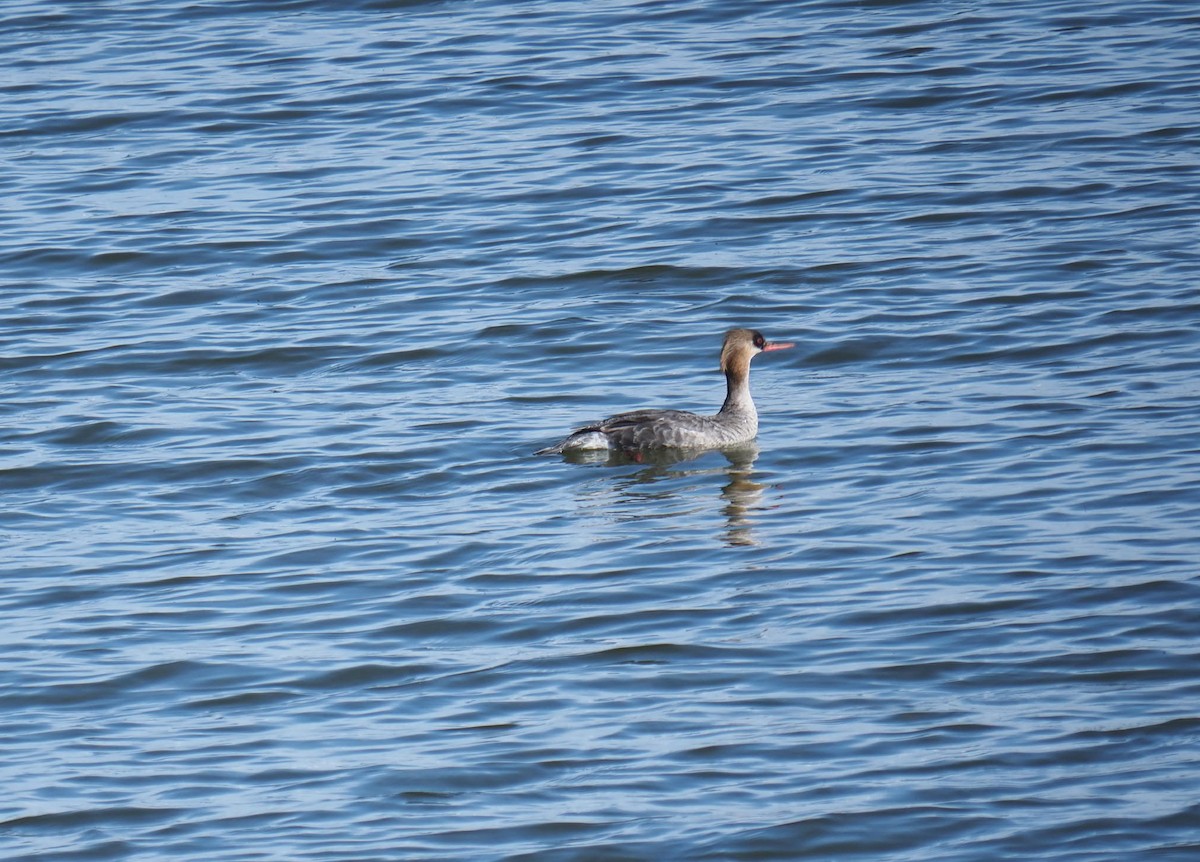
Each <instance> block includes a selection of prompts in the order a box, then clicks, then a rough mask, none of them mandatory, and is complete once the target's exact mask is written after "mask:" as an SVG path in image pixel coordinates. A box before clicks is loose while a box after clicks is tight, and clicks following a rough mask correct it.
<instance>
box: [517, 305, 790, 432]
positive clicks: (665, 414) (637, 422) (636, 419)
mask: <svg viewBox="0 0 1200 862" xmlns="http://www.w3.org/2000/svg"><path fill="white" fill-rule="evenodd" d="M792 346H794V345H792V344H788V343H786V342H779V341H775V342H772V341H767V340H766V339H765V338H763V334H762V333H761V332H759V331H757V330H755V329H731V330H729V331H728V332H727V333H725V343H724V344H723V345H722V346H721V371H722V372H724V374H725V403H724V404H722V405H721V409H720V410H718V411H717V412H716V413H715V414H713V415H712V416H701V415H699V414H696V413H688V412H687V411H685V410H633V411H631V412H629V413H618V414H617V415H616V416H610V417H609V418H608V419H605V420H604V421H603V422H597V423H595V424H594V425H585V426H584V427H582V428H579V429H577V430H575V431H572V432H571V434H570V435H569V436H568V437H567V438H566V439H565V440H563V441H561V442H559V443H556V444H555V445H553V446H548V447H546V448H545V449H539V450H538V451H537V452H535V453H534V454H536V455H560V454H562V453H564V452H581V451H587V450H591V451H595V450H605V449H607V450H609V451H610V452H619V453H627V454H635V453H638V452H641V451H644V450H647V449H720V448H722V447H724V446H735V445H737V444H739V443H748V442H749V441H751V440H753V439H754V436H755V435H756V434H758V411H757V410H756V409H755V407H754V400H753V399H752V398H751V397H750V360H751V359H753V358H754V357H755V356H757V355H758V354H760V353H764V352H766V351H769V350H783V349H785V348H788V347H792Z"/></svg>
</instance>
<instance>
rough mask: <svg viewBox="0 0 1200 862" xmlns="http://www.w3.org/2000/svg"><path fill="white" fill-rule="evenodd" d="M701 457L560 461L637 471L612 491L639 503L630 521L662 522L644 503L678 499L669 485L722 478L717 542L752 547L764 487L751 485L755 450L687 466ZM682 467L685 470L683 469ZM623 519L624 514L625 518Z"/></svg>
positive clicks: (644, 455)
mask: <svg viewBox="0 0 1200 862" xmlns="http://www.w3.org/2000/svg"><path fill="white" fill-rule="evenodd" d="M707 454H713V453H710V452H706V451H688V450H669V449H666V450H659V451H654V452H639V453H636V454H624V453H608V452H577V453H573V454H568V455H564V458H565V460H567V461H570V462H571V463H576V464H595V465H603V466H607V467H624V466H634V465H636V466H638V467H640V468H641V469H639V470H637V471H635V472H633V473H625V474H622V475H621V476H619V477H618V478H617V479H616V480H615V481H614V482H613V484H612V485H611V486H608V487H609V488H610V489H611V490H612V491H615V492H616V494H617V496H618V497H619V498H620V499H621V500H622V502H632V503H638V504H639V505H638V507H637V509H636V510H634V513H633V517H634V518H639V519H640V518H648V517H661V516H662V515H663V511H662V510H661V508H655V509H654V511H652V512H650V511H647V510H646V509H645V503H646V501H647V499H648V498H650V499H654V500H657V501H665V500H671V499H674V498H677V497H679V489H678V488H676V487H671V486H670V484H669V483H670V482H672V481H675V480H679V479H691V478H696V477H703V476H720V475H722V474H724V476H725V477H726V479H727V481H726V482H725V483H724V484H723V485H722V486H721V491H720V498H721V501H722V506H721V514H722V515H723V517H724V521H725V525H724V530H723V532H722V540H723V541H724V543H725V544H727V545H754V544H757V542H756V541H755V538H754V531H753V527H754V521H753V518H752V516H751V513H752V512H753V511H754V509H755V508H757V507H758V506H759V505H760V504H761V502H762V497H763V492H764V491H765V490H766V488H767V485H764V484H762V483H761V482H755V481H754V479H753V474H754V461H755V459H757V458H758V446H757V445H755V444H754V443H752V442H751V443H747V444H745V445H743V446H738V447H735V448H730V449H723V450H719V454H720V455H722V456H724V458H725V461H726V463H725V464H719V465H715V466H703V465H701V464H693V463H692V462H695V461H698V460H700V459H701V458H702V457H703V456H704V455H707ZM684 465H686V466H684ZM626 514H627V515H628V513H626Z"/></svg>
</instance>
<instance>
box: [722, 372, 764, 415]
mask: <svg viewBox="0 0 1200 862" xmlns="http://www.w3.org/2000/svg"><path fill="white" fill-rule="evenodd" d="M721 412H722V413H726V414H728V413H750V414H756V413H757V411H756V410H755V409H754V400H753V399H752V398H751V397H750V362H749V361H744V362H733V363H730V365H729V367H728V368H726V369H725V403H724V404H722V405H721Z"/></svg>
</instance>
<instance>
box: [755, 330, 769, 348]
mask: <svg viewBox="0 0 1200 862" xmlns="http://www.w3.org/2000/svg"><path fill="white" fill-rule="evenodd" d="M766 343H767V339H765V338H763V337H762V334H761V333H757V332H756V333H755V334H754V346H755V347H757V348H758V349H759V350H762V348H763V345H764V344H766Z"/></svg>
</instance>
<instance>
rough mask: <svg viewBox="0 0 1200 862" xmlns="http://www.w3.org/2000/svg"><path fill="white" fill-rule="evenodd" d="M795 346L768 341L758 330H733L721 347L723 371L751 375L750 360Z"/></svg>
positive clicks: (726, 334)
mask: <svg viewBox="0 0 1200 862" xmlns="http://www.w3.org/2000/svg"><path fill="white" fill-rule="evenodd" d="M794 346H795V345H793V344H790V343H788V342H784V341H767V339H765V338H763V334H762V333H761V332H759V331H758V330H757V329H731V330H729V331H728V332H726V333H725V343H724V344H722V345H721V371H723V372H724V373H725V374H729V373H731V372H733V373H739V374H749V373H750V360H751V359H753V358H754V357H755V356H757V355H758V354H760V353H763V352H765V351H768V350H786V349H787V348H789V347H794Z"/></svg>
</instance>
